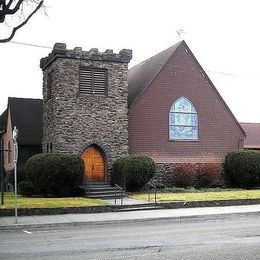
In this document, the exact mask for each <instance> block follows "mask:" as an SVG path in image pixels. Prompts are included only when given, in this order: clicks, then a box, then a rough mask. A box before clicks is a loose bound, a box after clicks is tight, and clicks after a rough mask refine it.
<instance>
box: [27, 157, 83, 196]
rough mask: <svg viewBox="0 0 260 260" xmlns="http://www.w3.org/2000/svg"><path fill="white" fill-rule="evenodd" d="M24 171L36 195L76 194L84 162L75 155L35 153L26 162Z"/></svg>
mask: <svg viewBox="0 0 260 260" xmlns="http://www.w3.org/2000/svg"><path fill="white" fill-rule="evenodd" d="M25 171H26V174H27V176H28V178H29V180H30V182H31V183H32V186H33V189H34V191H35V193H36V194H37V195H43V196H45V197H67V196H77V195H79V194H80V191H81V190H80V189H79V188H78V186H79V185H80V184H81V183H82V182H83V176H84V162H83V160H82V159H81V158H80V157H78V156H75V155H61V154H37V155H34V156H32V157H31V158H30V159H29V160H28V161H27V162H26V165H25Z"/></svg>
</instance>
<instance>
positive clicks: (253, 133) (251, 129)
mask: <svg viewBox="0 0 260 260" xmlns="http://www.w3.org/2000/svg"><path fill="white" fill-rule="evenodd" d="M240 124H241V126H242V128H243V129H244V131H245V132H246V139H245V143H244V147H245V148H250V149H260V123H240Z"/></svg>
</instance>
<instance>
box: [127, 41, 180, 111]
mask: <svg viewBox="0 0 260 260" xmlns="http://www.w3.org/2000/svg"><path fill="white" fill-rule="evenodd" d="M181 43H182V42H179V43H177V44H175V45H173V46H171V47H170V48H168V49H166V50H164V51H162V52H160V53H158V54H156V55H155V56H153V57H151V58H149V59H147V60H146V61H143V62H141V63H139V64H137V65H136V66H134V67H133V68H131V69H129V71H128V106H129V107H131V105H132V103H133V102H134V101H135V99H137V98H138V96H139V95H141V93H142V92H143V91H144V90H145V89H146V87H148V85H149V84H150V83H151V82H152V80H153V79H154V77H155V76H156V75H157V74H158V72H159V71H160V70H161V69H162V67H163V66H164V65H165V63H166V62H167V61H168V60H169V58H170V57H171V56H172V55H173V53H174V52H175V50H176V49H177V48H178V47H179V46H180V45H181Z"/></svg>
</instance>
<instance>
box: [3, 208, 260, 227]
mask: <svg viewBox="0 0 260 260" xmlns="http://www.w3.org/2000/svg"><path fill="white" fill-rule="evenodd" d="M259 214H260V211H255V212H234V213H232V212H231V213H230V212H228V213H216V214H205V215H191V216H168V217H151V218H147V217H146V218H145V217H144V218H142V219H140V218H138V219H135V218H132V219H122V220H101V221H74V222H64V223H39V224H13V225H8V226H0V230H20V229H24V228H30V229H36V228H49V227H71V226H87V225H104V224H121V223H133V222H135V223H136V222H138V223H142V222H145V221H156V220H169V219H171V220H176V221H187V220H201V218H203V221H204V220H205V219H207V220H214V219H222V218H225V216H226V215H232V216H259Z"/></svg>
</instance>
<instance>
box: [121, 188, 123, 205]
mask: <svg viewBox="0 0 260 260" xmlns="http://www.w3.org/2000/svg"><path fill="white" fill-rule="evenodd" d="M121 206H123V189H121Z"/></svg>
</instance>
